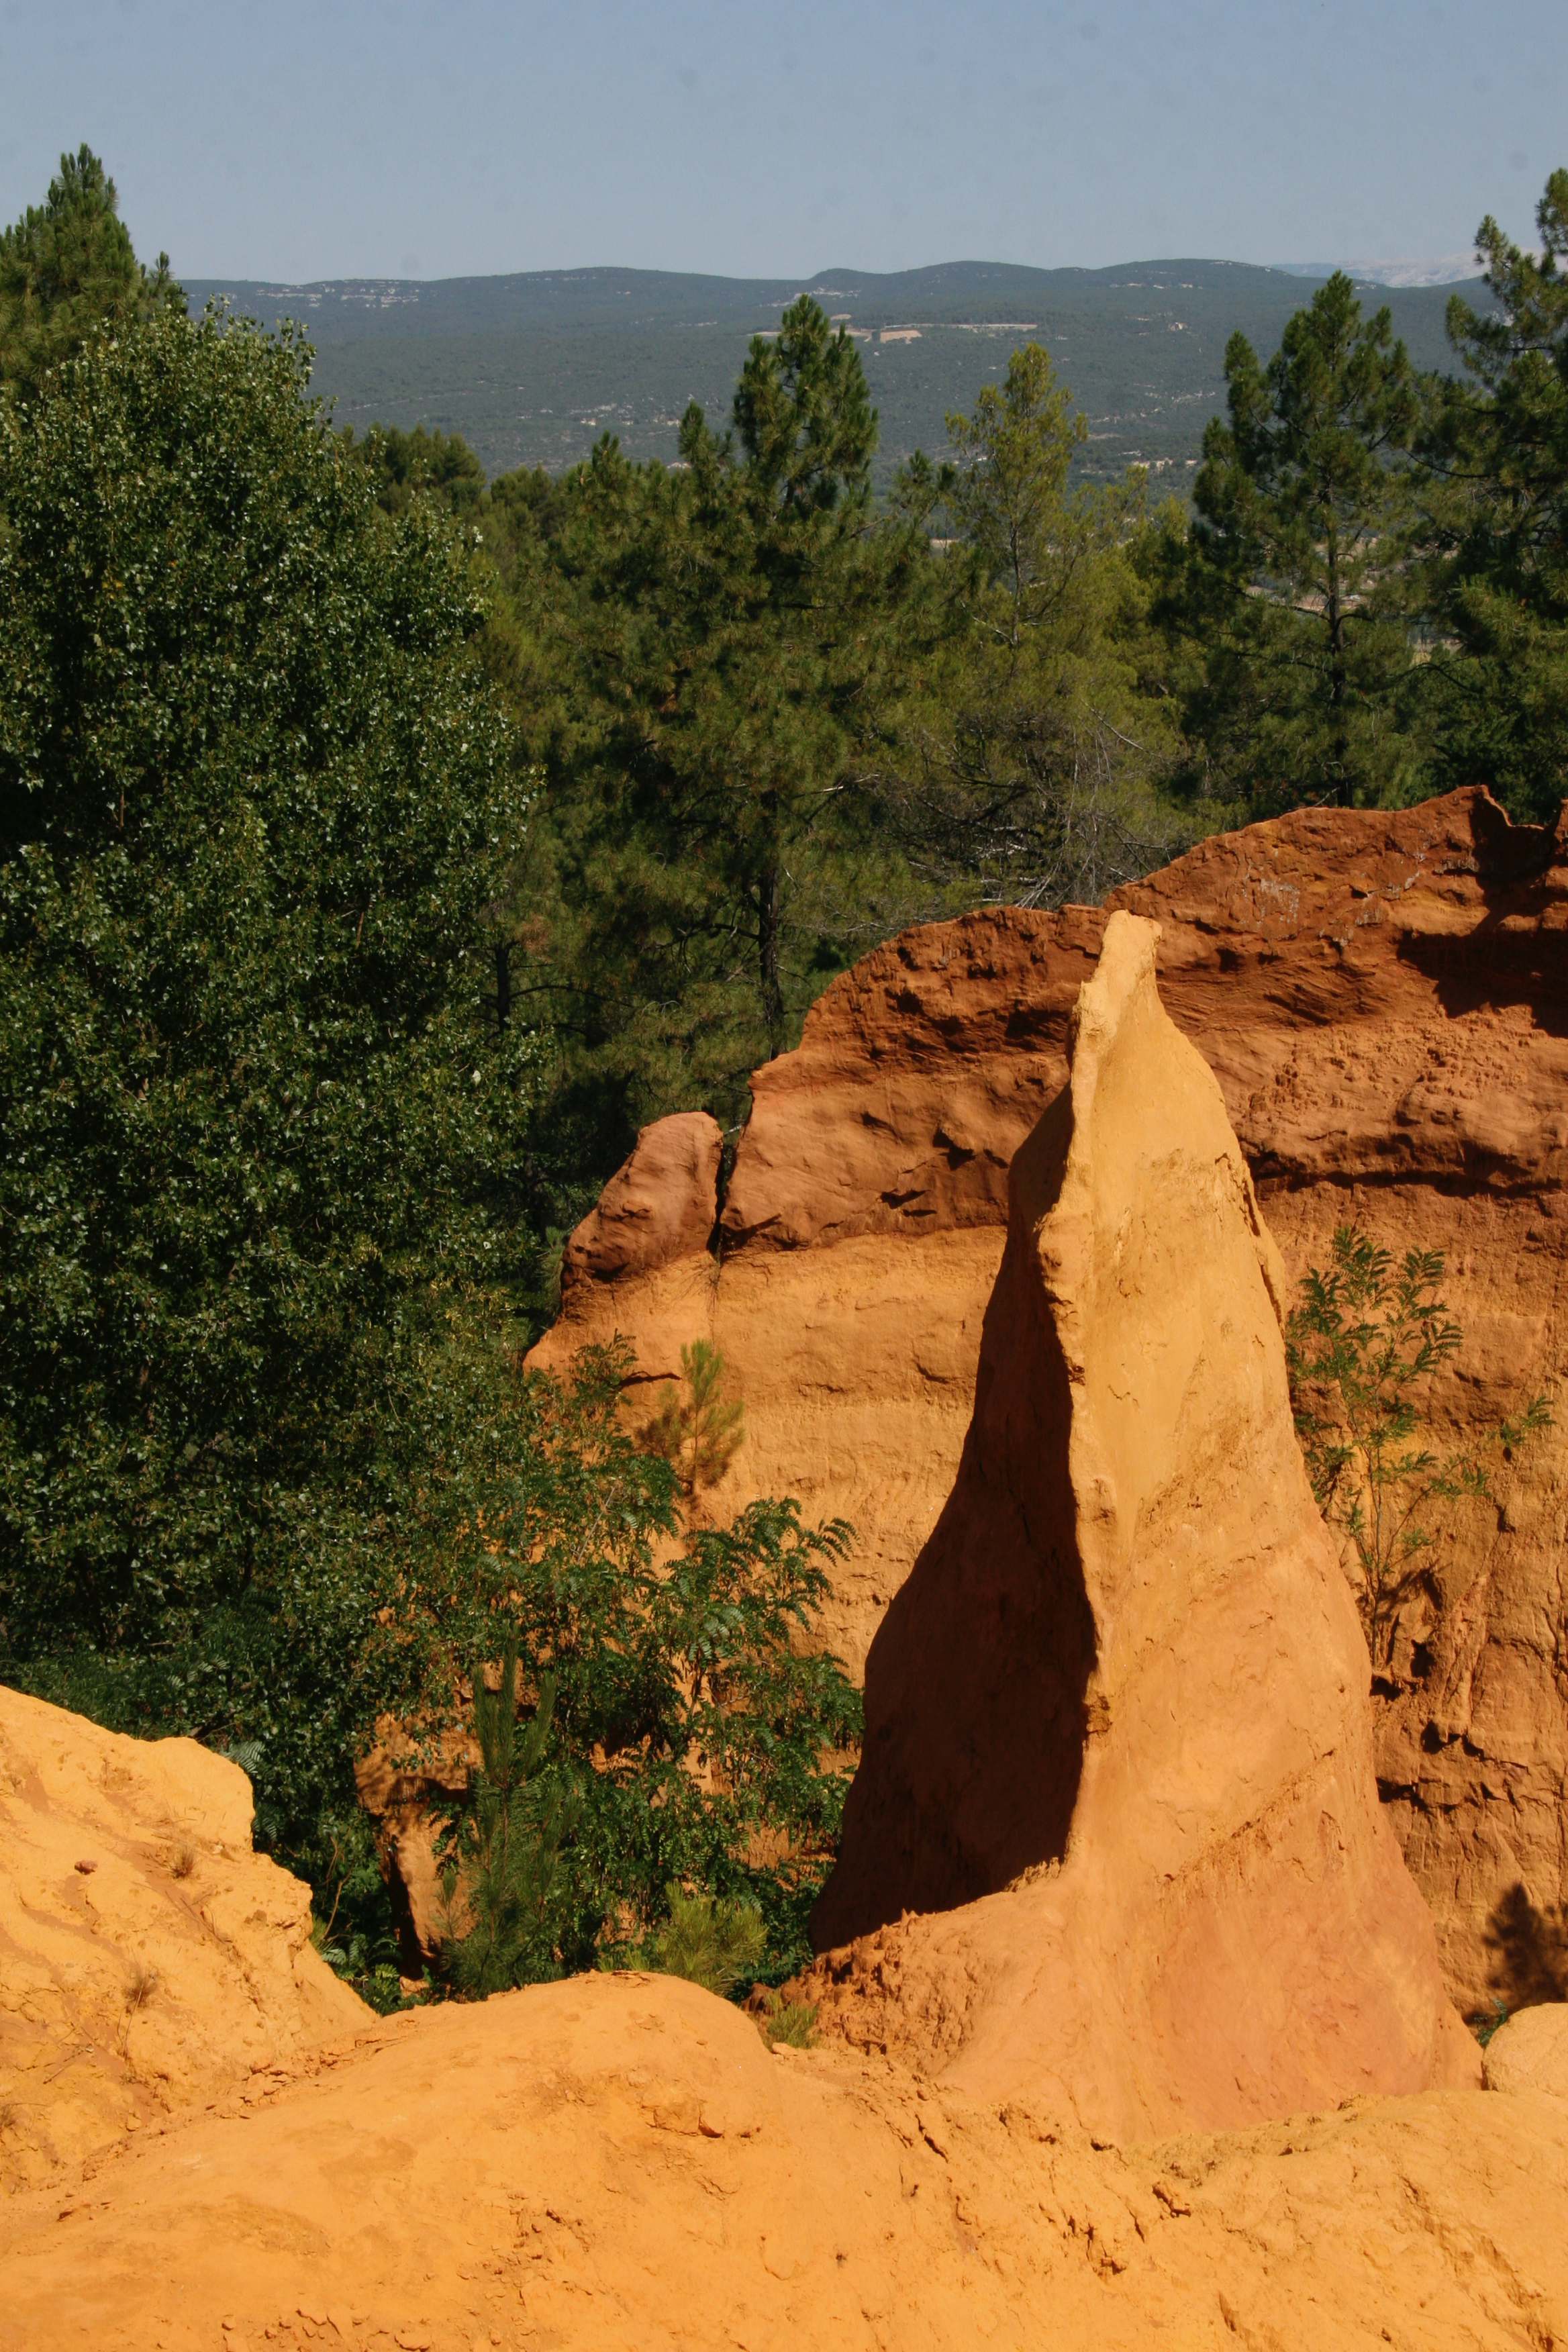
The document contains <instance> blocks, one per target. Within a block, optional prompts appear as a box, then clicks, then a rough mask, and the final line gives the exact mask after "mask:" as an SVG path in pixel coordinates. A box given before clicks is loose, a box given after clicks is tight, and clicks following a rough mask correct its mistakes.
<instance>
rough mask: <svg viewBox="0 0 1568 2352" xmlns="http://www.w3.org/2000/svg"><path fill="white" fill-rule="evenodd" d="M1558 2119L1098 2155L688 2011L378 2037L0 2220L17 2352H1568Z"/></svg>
mask: <svg viewBox="0 0 1568 2352" xmlns="http://www.w3.org/2000/svg"><path fill="white" fill-rule="evenodd" d="M1564 2200H1568V2105H1563V2102H1561V2101H1555V2100H1552V2099H1548V2098H1542V2097H1541V2096H1539V2095H1534V2096H1531V2095H1525V2096H1521V2097H1513V2098H1499V2097H1495V2096H1492V2095H1489V2094H1486V2093H1482V2092H1455V2093H1445V2094H1429V2095H1425V2096H1423V2097H1419V2098H1414V2099H1407V2100H1384V2101H1373V2102H1360V2103H1357V2104H1356V2105H1353V2106H1352V2107H1348V2108H1346V2109H1344V2110H1343V2111H1342V2112H1340V2113H1338V2114H1334V2115H1329V2116H1309V2117H1300V2118H1297V2119H1295V2120H1294V2121H1292V2122H1290V2123H1289V2124H1283V2125H1274V2126H1268V2128H1266V2129H1261V2130H1256V2131H1252V2132H1247V2133H1244V2134H1240V2135H1237V2136H1233V2137H1219V2138H1186V2139H1183V2140H1177V2141H1171V2142H1167V2143H1165V2144H1163V2145H1161V2146H1158V2147H1150V2148H1141V2149H1129V2150H1125V2151H1119V2150H1117V2149H1113V2148H1099V2149H1096V2148H1094V2147H1091V2145H1090V2144H1089V2141H1088V2140H1087V2139H1086V2138H1084V2137H1082V2135H1081V2134H1079V2133H1077V2132H1075V2131H1073V2130H1070V2129H1068V2128H1066V2127H1064V2126H1062V2125H1061V2124H1060V2123H1059V2122H1058V2121H1056V2120H1053V2119H1052V2118H1051V2117H1050V2116H1047V2115H1043V2114H1041V2113H1039V2112H1037V2111H1035V2110H1031V2108H1030V2107H1029V2106H1028V2105H1026V2104H1024V2103H1021V2102H1018V2101H1016V2100H1008V2101H1006V2102H1001V2103H988V2102H984V2101H979V2100H974V2099H970V2098H965V2097H963V2096H962V2095H958V2094H956V2093H954V2092H952V2091H951V2090H945V2089H943V2090H932V2089H931V2088H930V2087H928V2086H924V2085H917V2084H914V2083H913V2082H912V2081H910V2078H909V2077H907V2076H905V2075H903V2074H900V2072H899V2070H898V2069H897V2068H896V2067H893V2066H891V2065H889V2063H887V2062H885V2061H882V2060H874V2061H867V2060H864V2059H858V2058H856V2057H853V2056H852V2055H850V2054H848V2053H838V2054H836V2055H830V2054H827V2053H820V2052H816V2053H809V2054H804V2055H797V2054H795V2053H791V2054H789V2055H786V2056H773V2057H770V2056H769V2055H768V2054H767V2053H766V2052H765V2051H764V2050H763V2045H762V2042H760V2040H759V2038H758V2036H757V2034H756V2032H755V2031H754V2029H753V2028H752V2025H751V2024H750V2023H749V2022H748V2021H747V2020H746V2019H745V2018H743V2017H742V2016H741V2015H740V2014H739V2013H738V2012H737V2011H735V2010H733V2009H731V2008H730V2007H728V2006H727V2005H726V2004H724V2003H722V2002H721V2001H717V2000H713V1999H711V1998H710V1996H709V1995H708V1994H705V1993H702V1992H700V1991H698V1990H696V1989H695V1988H694V1987H692V1986H689V1985H683V1984H679V1983H676V1982H673V1981H671V1980H669V1979H647V1978H636V1977H629V1978H605V1977H600V1978H578V1979H574V1980H573V1981H571V1982H569V1983H566V1984H562V1985H555V1986H550V1987H547V1988H543V1989H541V1990H535V1991H531V1992H524V1993H515V1994H510V1995H508V1996H506V1997H505V1998H503V1999H500V2000H493V2001H491V2002H489V2003H488V2004H487V2005H485V2006H484V2007H482V2008H472V2009H462V2008H454V2009H447V2010H444V2011H437V2012H435V2013H433V2014H424V2013H417V2012H416V2013H414V2014H411V2015H408V2016H405V2017H403V2018H400V2019H397V2020H393V2021H387V2022H386V2023H384V2024H382V2023H376V2024H374V2025H372V2026H371V2027H369V2028H367V2030H366V2031H365V2032H363V2034H362V2035H361V2036H360V2037H359V2038H358V2039H357V2040H356V2041H354V2042H352V2043H349V2044H345V2045H344V2046H342V2048H340V2049H339V2050H337V2051H333V2052H328V2053H320V2054H319V2055H317V2056H315V2057H312V2058H309V2059H306V2060H304V2061H302V2062H298V2063H296V2065H295V2066H294V2068H293V2070H292V2072H291V2074H290V2073H289V2070H273V2071H271V2072H269V2073H267V2074H262V2075H259V2076H258V2077H256V2078H255V2079H254V2082H253V2084H252V2085H251V2088H250V2091H249V2093H248V2095H246V2094H242V2095H238V2096H236V2097H235V2098H233V2099H232V2100H230V2101H227V2102H226V2103H223V2104H222V2105H220V2107H219V2108H218V2109H217V2110H216V2111H215V2112H214V2113H212V2114H209V2115H205V2116H195V2117H188V2118H185V2119H183V2120H181V2121H178V2122H175V2123H174V2124H171V2125H169V2126H162V2127H160V2126H154V2127H153V2130H152V2131H148V2132H143V2133H142V2135H141V2136H140V2137H139V2138H138V2139H137V2140H136V2141H135V2142H134V2143H132V2144H131V2145H130V2146H129V2147H127V2148H126V2149H125V2151H124V2152H123V2153H122V2154H121V2155H120V2156H119V2157H118V2158H114V2159H112V2160H109V2161H105V2162H103V2163H101V2164H100V2165H99V2166H98V2167H97V2168H96V2169H95V2170H91V2171H90V2172H89V2174H87V2175H85V2176H84V2177H83V2178H82V2179H81V2180H80V2181H79V2184H78V2185H77V2186H76V2187H74V2188H73V2189H70V2190H69V2191H68V2192H66V2193H61V2192H58V2191H56V2192H55V2193H52V2194H48V2195H46V2194H44V2193H42V2192H37V2191H31V2192H26V2193H23V2194H21V2195H18V2196H16V2197H15V2198H13V2199H11V2200H7V2202H6V2204H5V2206H4V2207H3V2208H0V2265H3V2269H4V2276H5V2294H4V2295H3V2296H0V2352H24V2347H26V2352H35V2347H38V2352H42V2347H48V2352H58V2347H70V2346H75V2345H78V2344H80V2345H83V2346H87V2345H89V2344H90V2345H91V2346H93V2347H95V2352H96V2348H97V2347H101V2352H153V2347H164V2352H216V2347H219V2346H222V2347H224V2352H261V2347H263V2346H264V2345H266V2344H268V2343H271V2344H274V2345H302V2344H305V2343H311V2344H317V2345H332V2346H334V2347H342V2352H392V2347H395V2346H396V2347H404V2352H414V2347H426V2352H470V2347H486V2352H488V2347H508V2352H511V2347H523V2346H539V2347H545V2346H552V2347H577V2346H581V2347H584V2352H587V2347H592V2352H666V2347H669V2352H673V2347H677V2346H679V2347H685V2352H707V2347H714V2352H718V2347H725V2352H729V2348H730V2347H735V2346H743V2347H754V2352H773V2347H781V2346H786V2345H787V2346H790V2347H818V2346H820V2347H832V2352H859V2347H865V2352H872V2347H877V2352H924V2347H954V2352H957V2347H968V2346H970V2345H973V2344H975V2343H985V2344H989V2345H993V2346H994V2347H998V2352H1002V2347H1033V2348H1034V2352H1057V2347H1060V2352H1068V2347H1072V2348H1073V2352H1076V2347H1080V2346H1084V2345H1095V2346H1097V2347H1105V2352H1119V2347H1120V2352H1146V2347H1147V2345H1148V2343H1149V2341H1150V2339H1151V2337H1152V2339H1153V2340H1154V2341H1155V2342H1157V2343H1159V2344H1162V2345H1166V2344H1168V2345H1170V2346H1172V2347H1180V2352H1229V2347H1234V2346H1235V2345H1237V2344H1238V2343H1240V2344H1246V2345H1254V2346H1258V2347H1292V2352H1294V2347H1300V2346H1309V2345H1310V2347H1312V2352H1337V2347H1362V2346H1368V2345H1374V2344H1378V2343H1383V2342H1387V2343H1394V2344H1397V2345H1399V2346H1401V2347H1406V2352H1456V2347H1469V2348H1470V2352H1503V2347H1509V2352H1518V2347H1526V2346H1537V2347H1544V2346H1546V2345H1549V2344H1552V2343H1559V2344H1560V2343H1562V2342H1563V2341H1564V2340H1568V2239H1565V2238H1564V2234H1563V2231H1562V2228H1561V2220H1562V2214H1563V2210H1564Z"/></svg>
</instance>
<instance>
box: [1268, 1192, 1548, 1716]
mask: <svg viewBox="0 0 1568 2352" xmlns="http://www.w3.org/2000/svg"><path fill="white" fill-rule="evenodd" d="M1442 1281H1443V1258H1442V1255H1441V1253H1440V1252H1438V1251H1436V1250H1407V1251H1406V1252H1405V1256H1404V1258H1403V1259H1402V1260H1401V1262H1400V1265H1399V1270H1398V1272H1397V1274H1396V1273H1395V1272H1394V1259H1393V1255H1392V1253H1391V1252H1390V1251H1388V1250H1384V1249H1379V1248H1378V1247H1377V1246H1376V1244H1374V1243H1373V1241H1372V1240H1371V1239H1370V1237H1369V1236H1368V1235H1367V1234H1364V1233H1363V1232H1362V1231H1361V1230H1360V1228H1359V1227H1357V1226H1351V1225H1342V1226H1341V1227H1340V1228H1339V1230H1338V1231H1337V1232H1336V1234H1334V1238H1333V1246H1332V1256H1331V1264H1330V1265H1329V1267H1328V1270H1327V1271H1326V1272H1324V1271H1321V1270H1320V1269H1319V1268H1318V1267H1316V1266H1313V1267H1312V1268H1311V1269H1310V1271H1309V1273H1308V1274H1307V1276H1306V1278H1305V1280H1304V1281H1303V1283H1302V1286H1301V1287H1302V1293H1303V1297H1302V1303H1301V1304H1300V1306H1299V1307H1295V1308H1294V1309H1293V1310H1292V1312H1291V1314H1290V1317H1289V1322H1288V1324H1287V1326H1286V1363H1287V1368H1288V1370H1289V1379H1290V1397H1291V1403H1292V1406H1293V1409H1294V1412H1295V1416H1296V1434H1297V1436H1298V1437H1299V1438H1300V1442H1301V1451H1302V1454H1303V1455H1304V1457H1305V1460H1306V1465H1307V1475H1308V1476H1309V1478H1310V1481H1311V1486H1312V1493H1313V1495H1314V1496H1315V1497H1316V1500H1317V1503H1318V1507H1319V1508H1320V1509H1321V1512H1322V1514H1323V1517H1324V1518H1325V1520H1326V1521H1327V1522H1328V1524H1329V1526H1330V1527H1331V1528H1333V1529H1334V1530H1335V1531H1336V1533H1337V1534H1338V1536H1339V1537H1340V1539H1341V1563H1342V1566H1343V1567H1344V1569H1345V1572H1346V1574H1347V1576H1348V1578H1349V1580H1350V1582H1351V1585H1352V1589H1353V1590H1354V1591H1355V1593H1356V1600H1357V1604H1358V1606H1359V1608H1360V1611H1361V1617H1362V1623H1363V1628H1364V1630H1365V1633H1366V1643H1367V1648H1368V1650H1369V1651H1370V1652H1371V1654H1372V1664H1373V1673H1374V1674H1385V1673H1386V1672H1387V1671H1388V1669H1389V1666H1390V1664H1391V1661H1392V1656H1393V1651H1394V1637H1395V1633H1396V1631H1397V1626H1398V1619H1399V1612H1400V1609H1401V1607H1402V1605H1403V1604H1404V1603H1405V1601H1406V1600H1408V1598H1409V1597H1410V1595H1411V1593H1412V1592H1413V1591H1414V1590H1415V1587H1416V1586H1417V1585H1418V1584H1419V1582H1420V1581H1421V1579H1422V1578H1423V1577H1424V1576H1425V1575H1426V1572H1427V1570H1428V1568H1429V1566H1430V1555H1431V1553H1432V1551H1433V1549H1434V1547H1435V1545H1436V1535H1435V1533H1434V1531H1433V1529H1432V1528H1431V1526H1430V1524H1429V1522H1428V1520H1427V1518H1426V1512H1427V1510H1428V1508H1429V1507H1430V1506H1431V1505H1433V1504H1435V1503H1439V1502H1455V1501H1470V1502H1480V1501H1486V1500H1489V1499H1490V1497H1491V1492H1492V1489H1491V1482H1490V1477H1489V1472H1488V1469H1487V1465H1486V1461H1485V1459H1484V1456H1485V1455H1486V1454H1489V1452H1491V1450H1492V1449H1493V1448H1495V1447H1502V1448H1505V1449H1507V1450H1508V1451H1510V1453H1511V1451H1512V1449H1513V1448H1515V1447H1517V1446H1519V1445H1521V1444H1524V1442H1525V1441H1526V1440H1527V1439H1528V1438H1530V1437H1531V1436H1533V1435H1534V1434H1535V1433H1537V1432H1538V1431H1539V1430H1542V1429H1544V1428H1546V1427H1548V1426H1549V1424H1550V1423H1551V1418H1552V1416H1551V1413H1550V1412H1549V1411H1548V1408H1547V1402H1546V1399H1545V1398H1544V1397H1540V1396H1538V1397H1536V1398H1534V1399H1533V1400H1532V1402H1531V1403H1530V1404H1529V1405H1527V1406H1526V1407H1525V1409H1524V1412H1522V1413H1521V1415H1520V1417H1519V1418H1518V1419H1517V1420H1516V1421H1504V1422H1501V1423H1499V1424H1498V1426H1497V1428H1496V1429H1494V1430H1490V1431H1488V1432H1487V1433H1486V1434H1485V1437H1484V1438H1483V1440H1482V1443H1481V1445H1480V1447H1479V1450H1478V1451H1476V1452H1474V1453H1469V1454H1464V1453H1458V1454H1437V1453H1436V1452H1435V1451H1434V1450H1433V1448H1432V1447H1431V1445H1430V1444H1427V1443H1426V1429H1425V1425H1424V1423H1422V1421H1421V1419H1420V1416H1419V1414H1418V1412H1417V1410H1416V1401H1415V1391H1417V1390H1418V1389H1419V1388H1420V1387H1421V1385H1422V1384H1423V1383H1425V1382H1429V1381H1430V1380H1431V1378H1432V1375H1433V1374H1434V1373H1435V1372H1436V1370H1437V1369H1438V1367H1439V1366H1440V1365H1442V1364H1444V1363H1446V1362H1447V1360H1448V1359H1449V1358H1450V1357H1451V1356H1453V1355H1454V1354H1456V1353H1457V1351H1458V1348H1459V1346H1460V1343H1461V1340H1462V1339H1463V1334H1462V1332H1461V1331H1460V1328H1459V1326H1458V1323H1456V1322H1455V1321H1454V1319H1453V1317H1452V1315H1451V1313H1450V1311H1449V1309H1448V1307H1447V1303H1446V1302H1445V1301H1444V1300H1443V1299H1442V1298H1441V1297H1439V1296H1438V1293H1439V1290H1440V1288H1441V1286H1442Z"/></svg>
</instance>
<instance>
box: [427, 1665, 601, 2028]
mask: <svg viewBox="0 0 1568 2352" xmlns="http://www.w3.org/2000/svg"><path fill="white" fill-rule="evenodd" d="M473 1694H474V1730H475V1734H476V1736H477V1738H478V1739H479V1766H478V1768H477V1769H471V1770H470V1771H469V1774H468V1805H467V1808H466V1810H465V1812H464V1814H463V1816H462V1819H461V1821H460V1823H459V1824H458V1829H457V1832H456V1834H455V1836H454V1837H453V1839H452V1841H451V1848H450V1859H449V1860H448V1863H447V1868H446V1871H445V1873H444V1874H443V1878H442V1890H443V1893H444V1894H445V1895H446V1899H447V1911H448V1914H449V1915H460V1916H459V1924H458V1925H457V1926H455V1927H454V1929H453V1932H452V1933H451V1934H450V1935H449V1936H448V1937H447V1939H446V1941H445V1943H444V1944H443V1946H442V1950H441V1968H442V1974H443V1975H444V1977H445V1978H446V1980H447V1983H448V1984H449V1985H450V1986H451V1988H452V1990H453V1991H454V1992H455V1993H457V1994H458V1995H459V1996H460V1997H462V1998H463V1999H465V2000H484V1999H485V1997H486V1995H487V1994H489V1993H492V1992H505V1991H506V1990H509V1988H510V1987H511V1986H513V1985H520V1984H532V1983H537V1982H538V1981H539V1980H540V1979H542V1978H544V1977H549V1976H552V1975H554V1974H555V1973H556V1972H557V1971H556V1968H555V1963H554V1948H555V1944H556V1942H557V1939H558V1929H557V1924H556V1917H555V1912H556V1907H557V1906H556V1902H555V1896H556V1894H557V1887H558V1884H559V1880H560V1876H561V1868H560V1849H561V1841H562V1839H563V1837H564V1836H566V1834H567V1833H568V1832H569V1831H570V1830H571V1829H572V1827H573V1824H574V1822H575V1820H576V1817H577V1814H578V1811H579V1810H580V1805H581V1800H580V1798H579V1795H578V1792H577V1790H576V1789H575V1788H574V1786H572V1785H571V1784H570V1783H566V1784H562V1783H559V1782H558V1783H557V1784H556V1785H555V1786H554V1787H552V1788H551V1789H550V1790H548V1791H547V1792H545V1793H543V1794H542V1793H541V1790H540V1786H539V1774H540V1767H541V1765H542V1763H543V1760H544V1753H545V1749H546V1748H547V1747H548V1746H549V1743H550V1719H551V1717H552V1714H553V1713H554V1711H555V1681H554V1677H553V1675H548V1674H547V1675H543V1676H542V1679H541V1681H540V1685H539V1699H538V1704H537V1705H536V1706H535V1707H534V1711H533V1720H532V1722H531V1724H529V1726H528V1727H527V1728H526V1729H523V1728H522V1727H521V1726H520V1725H519V1723H518V1716H517V1649H516V1646H515V1644H514V1643H508V1644H507V1646H506V1647H505V1649H503V1651H502V1652H501V1661H500V1680H499V1683H498V1685H497V1687H496V1689H495V1690H494V1691H491V1690H490V1689H489V1687H488V1685H487V1684H486V1682H485V1672H484V1667H483V1665H482V1664H477V1665H476V1666H475V1668H474V1678H473Z"/></svg>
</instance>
